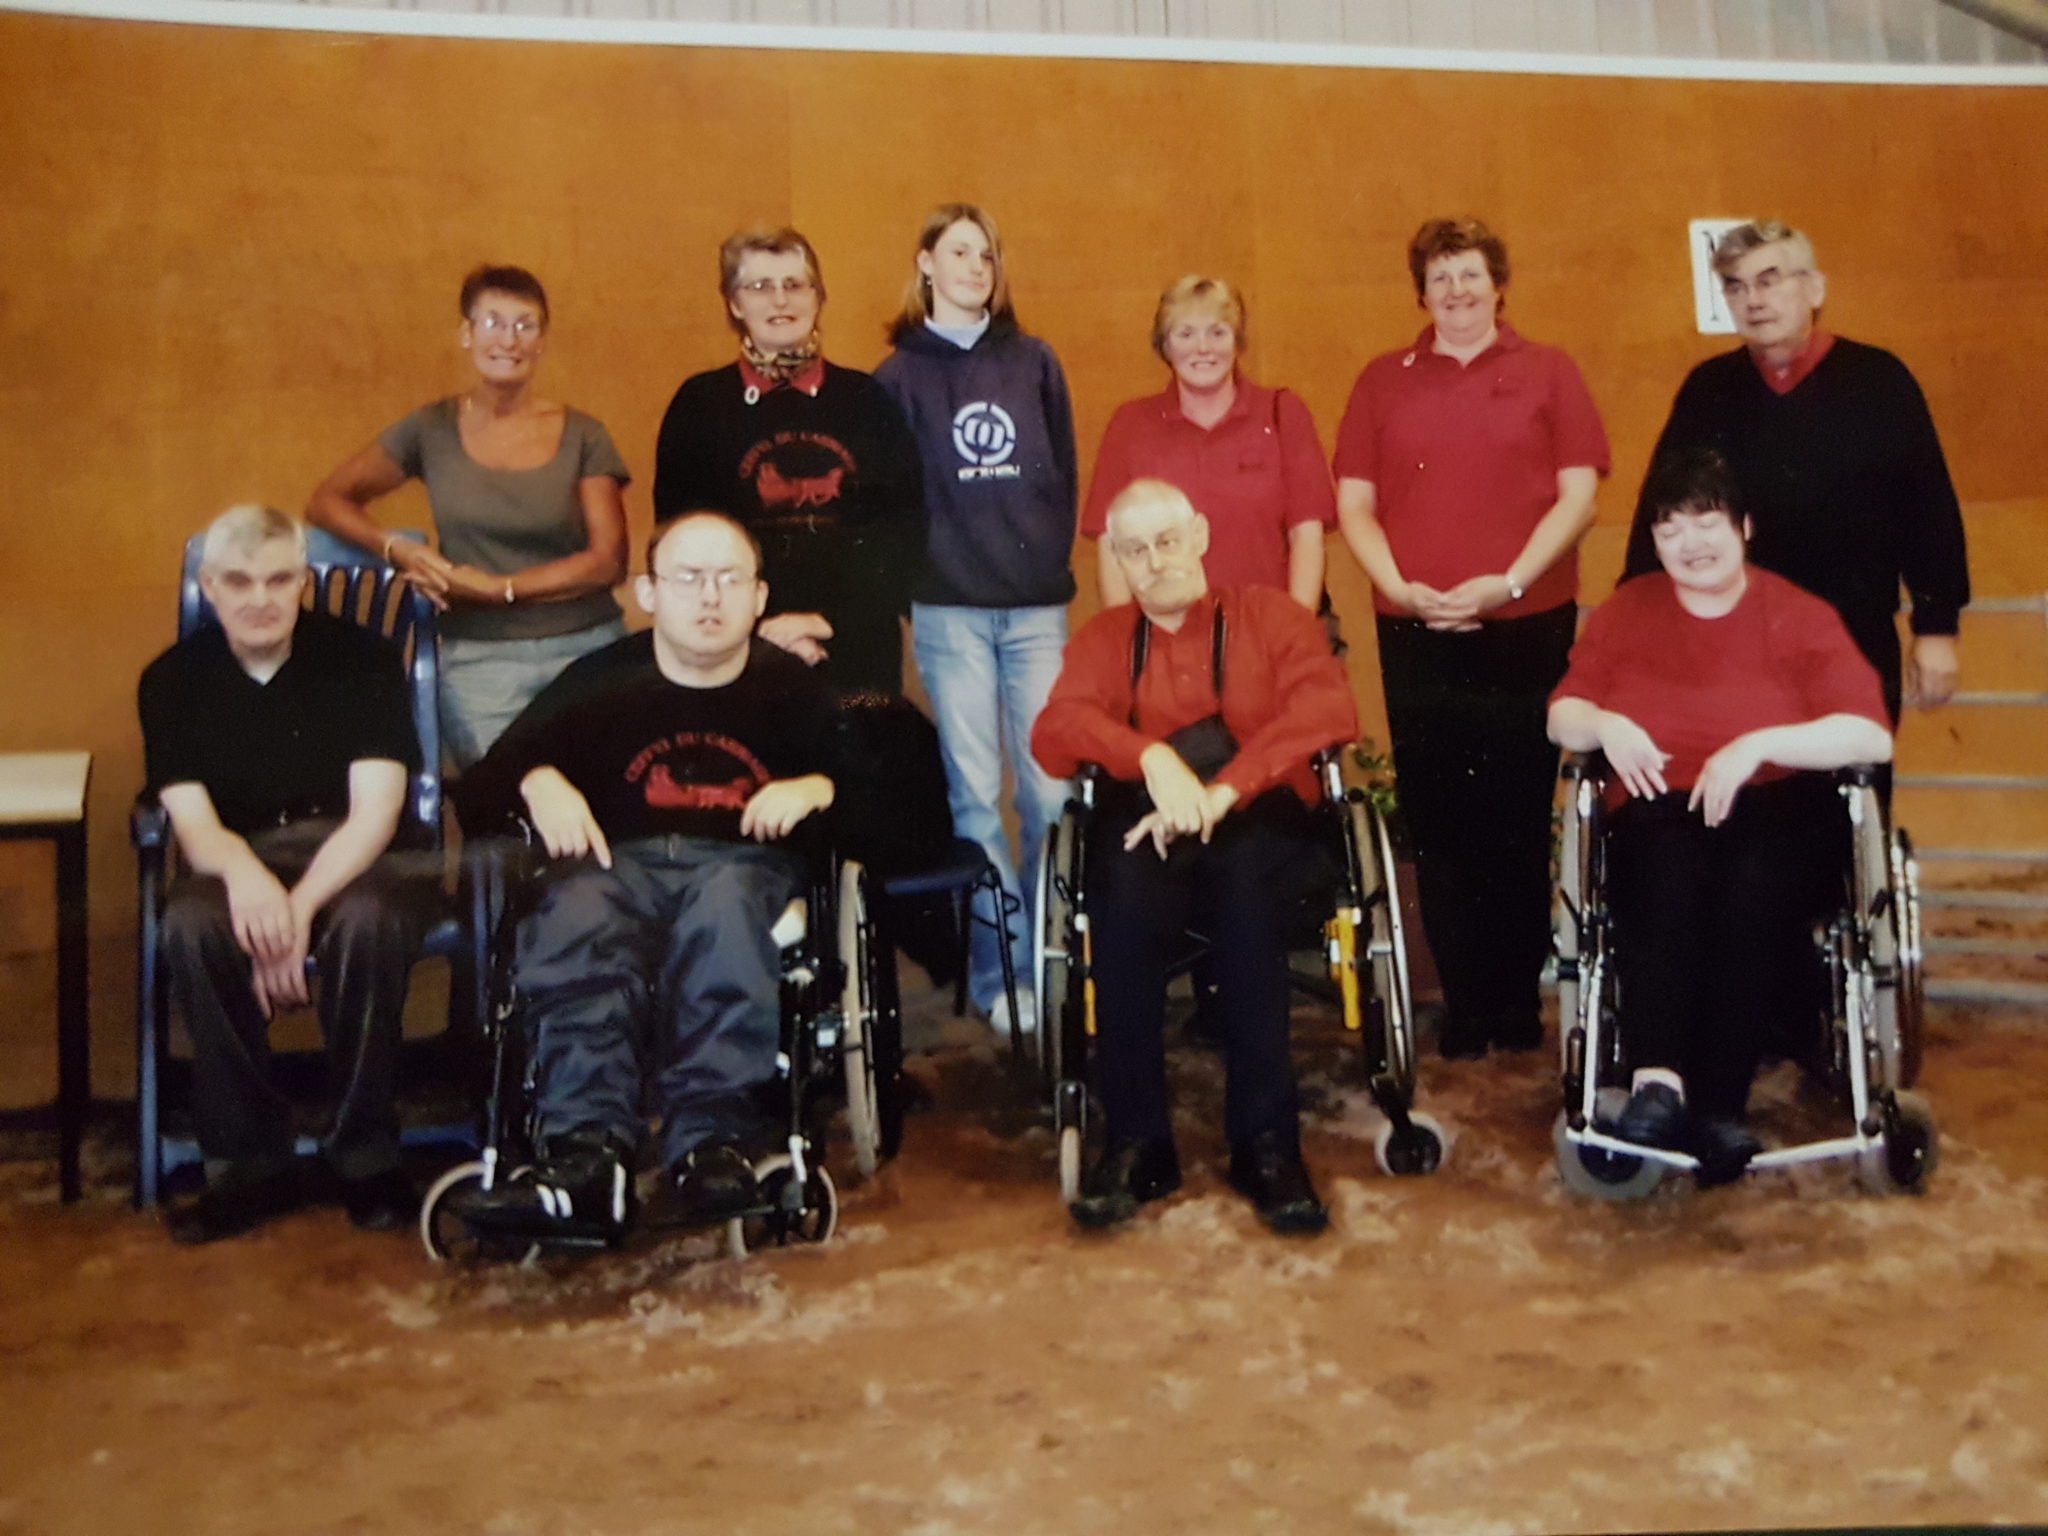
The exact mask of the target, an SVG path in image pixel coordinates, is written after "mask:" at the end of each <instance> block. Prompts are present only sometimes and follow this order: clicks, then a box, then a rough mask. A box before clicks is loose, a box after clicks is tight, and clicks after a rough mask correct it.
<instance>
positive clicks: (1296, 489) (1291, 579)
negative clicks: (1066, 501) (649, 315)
mask: <svg viewBox="0 0 2048 1536" xmlns="http://www.w3.org/2000/svg"><path fill="white" fill-rule="evenodd" d="M1244 348H1245V310H1244V299H1243V297H1242V296H1241V295H1240V294H1239V293H1238V292H1237V290H1236V289H1234V288H1232V287H1231V286H1230V284H1229V283H1227V282H1225V281H1223V279H1221V278H1216V277H1184V278H1182V279H1181V280H1180V281H1179V282H1177V283H1175V284H1174V285H1173V286H1172V287H1170V288H1168V289H1167V290H1166V291H1165V292H1164V293H1162V294H1161V295H1160V296H1159V307H1158V309H1157V310H1156V311H1155V312H1154V314H1153V317H1152V350H1153V351H1155V352H1157V353H1158V354H1159V356H1160V358H1161V359H1162V360H1163V361H1164V362H1165V363H1166V366H1167V367H1168V368H1170V369H1172V370H1173V382H1172V383H1171V384H1169V385H1168V386H1167V388H1166V390H1165V392H1164V393H1162V394H1157V395H1146V396H1144V397H1142V398H1140V399H1137V400H1129V401H1126V402H1125V403H1124V404H1122V405H1120V406H1118V407H1117V409H1116V414H1115V415H1113V416H1111V417H1110V419H1109V427H1108V430H1106V431H1105V432H1104V433H1103V434H1102V447H1101V448H1100V449H1098V450H1097V452H1096V455H1095V474H1094V477H1093V478H1092V479H1091V480H1090V481H1089V485H1088V501H1087V505H1086V506H1085V507H1083V509H1082V512H1081V532H1082V533H1083V534H1085V535H1086V536H1087V537H1089V538H1091V539H1094V540H1095V541H1096V577H1097V580H1098V582H1099V584H1100V588H1101V592H1102V602H1103V606H1104V607H1114V606H1115V605H1116V604H1118V603H1126V602H1129V601H1130V598H1131V593H1130V588H1129V586H1128V585H1127V584H1126V583H1125V581H1124V577H1123V572H1122V571H1120V570H1118V569H1117V564H1116V561H1114V560H1113V559H1111V558H1110V555H1109V549H1108V546H1107V544H1106V543H1104V542H1103V539H1102V530H1103V519H1104V517H1105V515H1106V514H1107V513H1108V511H1109V504H1110V503H1111V502H1112V501H1114V500H1116V498H1117V493H1118V492H1120V491H1121V490H1123V488H1124V487H1125V486H1127V485H1129V484H1130V483H1131V482H1132V481H1133V480H1164V481H1166V482H1167V483H1168V484H1170V485H1173V486H1176V487H1178V488H1179V489H1180V491H1181V492H1182V494H1183V495H1185V496H1186V497H1187V498H1188V500H1189V501H1191V502H1193V503H1194V505H1195V510H1196V511H1197V512H1200V513H1201V514H1202V516H1203V517H1204V518H1206V519H1207V520H1208V523H1209V554H1208V557H1207V559H1206V560H1204V562H1203V564H1204V567H1205V568H1206V569H1207V571H1208V573H1209V581H1210V583H1211V584H1212V585H1214V586H1218V587H1244V586H1265V587H1279V588H1280V589H1281V590H1283V591H1285V592H1287V593H1288V594H1289V595H1290V596H1292V597H1293V599H1294V600H1295V601H1296V602H1298V603H1300V604H1301V605H1302V606H1303V607H1304V608H1307V609H1309V610H1310V611H1312V612H1313V611H1314V610H1315V609H1316V608H1317V607H1318V606H1319V605H1320V604H1321V602H1322V598H1323V530H1324V529H1325V528H1327V527H1332V526H1334V525H1335V524H1336V521H1337V504H1336V501H1335V498H1334V497H1333V496H1332V495H1331V491H1330V476H1329V471H1328V470H1327V469H1325V468H1324V465H1323V449H1322V443H1321V441H1320V440H1319V439H1318V438H1317V436H1316V424H1315V419H1314V418H1313V417H1311V416H1310V415H1309V413H1308V407H1307V406H1306V405H1304V404H1302V402H1301V399H1300V397H1299V396H1297V395H1295V394H1293V393H1292V392H1290V391H1288V390H1285V389H1267V388H1265V387H1263V386H1261V385H1258V384H1254V383H1252V381H1251V380H1250V379H1247V378H1245V377H1244V375H1243V374H1242V373H1241V372H1239V370H1238V360H1239V359H1240V358H1241V357H1242V356H1243V355H1244Z"/></svg>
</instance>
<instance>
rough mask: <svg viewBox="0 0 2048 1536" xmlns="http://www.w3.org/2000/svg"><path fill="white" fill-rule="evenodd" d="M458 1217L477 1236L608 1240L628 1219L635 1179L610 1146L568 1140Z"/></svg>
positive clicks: (620, 1232)
mask: <svg viewBox="0 0 2048 1536" xmlns="http://www.w3.org/2000/svg"><path fill="white" fill-rule="evenodd" d="M462 1214H463V1219H464V1220H465V1221H467V1222H468V1223H469V1225H470V1226H472V1227H474V1228H476V1229H477V1230H478V1231H480V1232H498V1233H503V1234H505V1235H507V1236H511V1237H531V1238H535V1239H538V1240H540V1241H546V1240H547V1239H549V1238H572V1239H578V1240H584V1241H590V1240H595V1241H600V1242H610V1241H612V1240H614V1239H616V1238H618V1237H619V1236H621V1235H622V1234H623V1233H624V1232H625V1230H626V1225H627V1223H628V1222H629V1221H630V1220H631V1219H632V1215H633V1175H632V1172H631V1170H630V1169H628V1168H627V1167H626V1164H625V1162H624V1160H623V1159H622V1158H621V1157H620V1156H619V1154H618V1152H617V1151H616V1150H615V1149H614V1148H613V1147H612V1146H611V1145H610V1143H608V1142H585V1141H567V1142H563V1143H559V1144H557V1145H556V1146H554V1147H551V1148H549V1149H548V1151H547V1153H546V1154H545V1155H544V1156H543V1157H542V1158H541V1160H540V1161H539V1162H537V1163H535V1164H534V1165H533V1166H532V1167H531V1168H522V1169H520V1170H519V1171H518V1172H517V1173H515V1174H513V1175H512V1176H511V1177H510V1178H508V1179H506V1180H505V1181H504V1182H503V1183H502V1184H500V1185H499V1186H498V1187H497V1188H496V1189H493V1190H491V1191H489V1192H488V1193H486V1194H481V1195H478V1196H477V1197H476V1198H475V1199H474V1200H472V1201H471V1202H470V1203H469V1204H468V1205H467V1206H465V1207H464V1208H463V1213H462Z"/></svg>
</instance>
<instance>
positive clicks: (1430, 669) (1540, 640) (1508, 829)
mask: <svg viewBox="0 0 2048 1536" xmlns="http://www.w3.org/2000/svg"><path fill="white" fill-rule="evenodd" d="M1576 619H1577V611H1576V610H1575V609H1574V608H1573V607H1572V605H1571V604H1569V603H1567V604H1565V605H1564V606H1563V607H1561V608H1553V609H1550V610H1549V611H1547V612H1545V613H1536V614H1530V615H1529V616H1528V617H1526V618H1520V619H1503V620H1501V621H1499V622H1496V623H1488V624H1483V625H1481V626H1480V627H1479V628H1478V629H1476V630H1473V631H1471V632H1469V633H1465V634H1453V633H1444V632H1439V631H1436V630H1432V629H1430V628H1429V627H1428V626H1427V625H1425V624H1423V623H1422V622H1421V621H1420V620H1419V619H1395V618H1388V617H1387V616H1385V615H1381V616H1380V619H1379V641H1380V675H1381V678H1382V680H1383V682H1384V683H1385V686H1386V695H1387V726H1388V731H1389V734H1390V735H1391V736H1392V738H1393V749H1394V776H1395V783H1396V786H1397V788H1398V791H1399V794H1400V802H1401V818H1402V821H1403V823H1404V824H1405V826H1406V828H1407V833H1408V838H1409V841H1410V845H1411V846H1412V848H1413V850H1414V853H1415V877H1416V884H1417V887H1418V891H1417V894H1418V895H1419V897H1420V898H1421V904H1422V925H1423V929H1424V931H1425V932H1426V933H1427V935H1428V938H1429V948H1430V953H1431V954H1432V955H1433V956H1434V957H1435V959H1436V968H1437V974H1438V975H1439V976H1440V977H1441V978H1442V980H1443V987H1444V1005H1445V1010H1446V1012H1447V1014H1448V1015H1449V1017H1448V1019H1447V1020H1446V1024H1445V1028H1446V1030H1447V1032H1448V1033H1450V1034H1452V1035H1454V1036H1458V1037H1461V1038H1463V1039H1466V1040H1472V1041H1479V1042H1484V1041H1485V1040H1486V1039H1488V1038H1489V1037H1492V1038H1515V1037H1517V1036H1526V1035H1528V1034H1532V1033H1534V1031H1535V1030H1536V1029H1537V1027H1538V1010H1539V1008H1540V1006H1541V998H1540V995H1539V982H1540V978H1541V974H1542V970H1543V962H1544V960H1545V958H1546V957H1547V956H1548V954H1549V951H1550V808H1551V803H1552V801H1553V799H1554V797H1555V795H1556V790H1557V748H1555V747H1554V746H1552V745H1551V744H1550V741H1549V740H1548V738H1547V737H1546V736H1545V734H1544V715H1545V712H1546V710H1547V708H1548V704H1549V698H1550V691H1551V690H1552V689H1553V688H1555V687H1556V686H1557V684H1558V680H1559V679H1560V678H1562V677H1563V676H1564V669H1565V661H1566V658H1567V657H1568V656H1569V655H1570V654H1571V647H1572V640H1573V636H1574V627H1575V622H1576Z"/></svg>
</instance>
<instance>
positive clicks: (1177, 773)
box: [1124, 741, 1237, 859]
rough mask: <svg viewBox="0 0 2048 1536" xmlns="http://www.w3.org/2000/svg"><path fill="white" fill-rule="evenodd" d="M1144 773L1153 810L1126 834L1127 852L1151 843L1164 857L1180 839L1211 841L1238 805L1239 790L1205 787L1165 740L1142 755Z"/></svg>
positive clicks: (1225, 785) (1140, 758)
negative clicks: (1176, 840)
mask: <svg viewBox="0 0 2048 1536" xmlns="http://www.w3.org/2000/svg"><path fill="white" fill-rule="evenodd" d="M1138 766H1139V768H1140V769H1142V770H1143V771H1144V775H1145V793H1146V794H1148V795H1150V796H1151V797H1152V809H1151V810H1149V811H1147V812H1146V813H1145V814H1144V815H1143V816H1141V817H1139V818H1138V820H1137V822H1136V824H1134V825H1133V826H1132V828H1131V830H1130V831H1128V832H1126V833H1125V834H1124V851H1125V852H1126V853H1128V852H1130V851H1131V850H1132V849H1133V848H1136V847H1137V846H1138V845H1139V844H1140V843H1142V842H1145V841H1147V840H1148V839H1149V840H1150V841H1151V844H1152V847H1153V850H1154V851H1155V852H1156V853H1157V854H1158V855H1159V857H1160V858H1162V859H1163V858H1165V857H1166V849H1167V845H1168V844H1169V843H1171V842H1172V841H1173V840H1174V839H1175V838H1177V837H1199V838H1201V840H1202V841H1203V842H1205V843H1206V842H1208V841H1209V837H1210V834H1212V833H1213V832H1214V831H1215V830H1216V824H1217V823H1218V822H1220V821H1221V820H1223V818H1224V817H1225V816H1226V815H1228V814H1229V812H1230V808H1231V807H1232V806H1234V805H1236V804H1237V791H1236V790H1235V789H1232V788H1231V787H1230V786H1229V785H1228V784H1204V783H1203V782H1202V781H1201V779H1200V778H1198V777H1197V776H1196V774H1195V771H1194V769H1192V768H1190V767H1189V766H1188V765H1187V764H1186V763H1185V762H1184V761H1182V759H1181V755H1180V754H1179V753H1178V752H1176V751H1174V750H1173V748H1172V747H1169V746H1168V745H1167V744H1166V743H1165V742H1163V741H1155V742H1153V743H1152V745H1151V746H1149V747H1147V748H1146V749H1145V750H1144V752H1143V753H1141V754H1140V755H1139V758H1138Z"/></svg>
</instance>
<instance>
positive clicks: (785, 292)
mask: <svg viewBox="0 0 2048 1536" xmlns="http://www.w3.org/2000/svg"><path fill="white" fill-rule="evenodd" d="M738 286H739V290H740V292H741V293H751V294H754V295H755V296H757V297H759V298H767V297H768V296H769V295H771V294H773V293H775V292H777V291H778V290H779V291H780V292H781V294H782V296H783V297H784V298H785V299H793V298H795V297H796V296H797V295H798V294H800V293H809V292H810V291H811V289H812V288H814V287H816V286H817V285H816V284H815V283H813V282H812V281H811V280H810V279H809V278H808V277H782V278H775V277H757V278H755V279H754V280H753V281H752V282H747V283H741V284H739V285H738Z"/></svg>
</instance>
